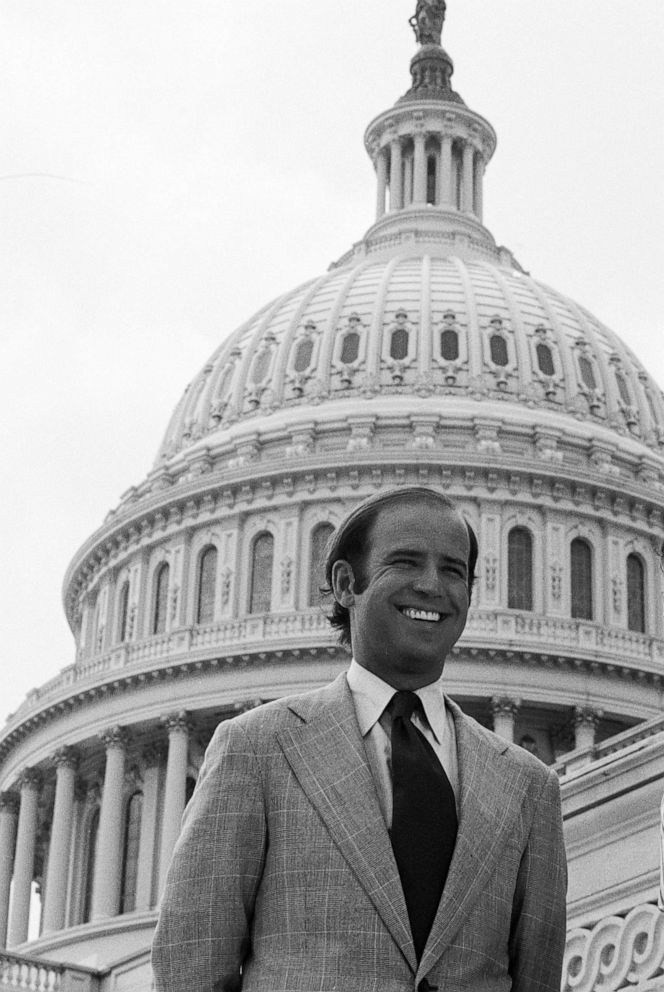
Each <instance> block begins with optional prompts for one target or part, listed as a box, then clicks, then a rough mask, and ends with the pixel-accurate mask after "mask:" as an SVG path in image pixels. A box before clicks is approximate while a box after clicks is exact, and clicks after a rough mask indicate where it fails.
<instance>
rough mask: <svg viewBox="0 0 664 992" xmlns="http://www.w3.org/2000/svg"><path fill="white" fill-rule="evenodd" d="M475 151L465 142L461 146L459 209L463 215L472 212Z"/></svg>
mask: <svg viewBox="0 0 664 992" xmlns="http://www.w3.org/2000/svg"><path fill="white" fill-rule="evenodd" d="M474 158H475V149H474V148H473V146H472V145H471V144H470V142H466V144H465V145H464V146H463V183H462V189H461V209H462V210H463V211H464V213H467V214H471V213H472V212H473V160H474Z"/></svg>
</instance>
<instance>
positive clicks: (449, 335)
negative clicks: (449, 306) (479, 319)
mask: <svg viewBox="0 0 664 992" xmlns="http://www.w3.org/2000/svg"><path fill="white" fill-rule="evenodd" d="M440 354H441V357H442V358H444V359H445V361H446V362H455V361H456V360H457V358H458V357H459V336H458V334H457V332H456V331H453V330H452V328H451V327H448V328H447V329H446V330H444V331H441V332H440Z"/></svg>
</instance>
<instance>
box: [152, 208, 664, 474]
mask: <svg viewBox="0 0 664 992" xmlns="http://www.w3.org/2000/svg"><path fill="white" fill-rule="evenodd" d="M417 213H418V212H417V211H408V212H405V213H404V216H402V217H400V218H399V223H398V225H394V226H395V227H397V230H398V233H399V236H398V237H395V236H392V237H390V239H389V241H390V244H389V247H387V248H384V247H382V246H381V245H378V246H374V244H373V243H372V240H371V236H369V237H368V238H367V240H366V242H361V244H360V248H361V250H358V248H357V247H356V249H355V251H354V252H353V253H352V258H350V259H343V260H342V261H341V262H340V263H337V264H336V265H334V266H332V267H331V270H330V271H329V272H328V273H326V274H325V275H324V276H322V277H321V278H319V279H314V280H311V281H310V282H308V283H306V284H305V285H304V286H300V287H298V288H297V289H295V290H293V291H292V292H289V293H285V294H284V295H283V296H281V297H279V298H278V299H277V300H275V301H273V302H272V303H270V304H268V305H267V306H266V307H264V308H263V309H262V310H260V311H259V312H258V313H257V314H256V315H255V316H254V317H253V318H252V319H251V320H249V321H248V322H247V323H246V324H244V325H243V326H242V327H240V328H239V329H238V330H237V331H236V332H235V333H234V334H232V335H231V336H230V337H229V339H228V340H227V341H225V342H224V343H223V344H222V345H221V346H220V347H219V349H218V350H217V351H216V352H215V353H214V354H213V355H212V357H211V358H210V360H209V361H208V362H207V363H206V365H205V366H204V368H203V369H202V371H201V372H200V373H199V374H198V376H196V378H195V379H194V380H193V382H192V383H191V384H190V385H189V386H188V387H187V389H186V391H185V394H184V396H183V397H182V400H181V401H180V403H179V404H178V406H177V408H176V409H175V411H174V413H173V416H172V417H171V420H170V423H169V425H168V428H167V431H166V434H165V437H164V440H163V443H162V446H161V448H160V450H159V455H158V460H157V465H158V466H162V465H172V466H173V468H174V469H175V470H176V471H177V465H178V461H179V459H178V456H179V455H180V456H181V453H183V452H186V451H187V450H189V449H192V448H194V447H200V446H201V445H208V446H215V445H219V444H223V443H224V438H225V437H226V436H227V434H228V432H229V430H230V429H231V428H233V426H234V425H237V424H238V423H240V422H241V423H242V425H243V428H246V430H257V429H270V425H269V423H267V422H265V424H264V419H265V418H266V417H271V416H272V415H273V414H279V417H280V418H282V419H284V422H288V423H290V424H293V423H295V422H296V421H297V420H298V419H300V418H302V417H303V416H306V415H307V414H305V413H304V411H305V409H306V408H310V411H309V412H310V415H311V416H313V417H315V419H316V420H317V421H320V422H322V421H323V420H325V419H326V418H334V417H336V416H338V413H339V411H338V409H336V406H338V405H339V404H347V403H351V404H352V405H353V408H354V409H356V410H358V409H360V408H361V409H366V410H367V411H370V410H371V408H372V405H378V403H374V402H373V401H382V402H384V403H386V404H387V405H388V406H389V407H390V409H392V410H394V411H395V412H396V411H397V410H399V411H406V410H408V409H410V410H412V412H413V413H415V412H416V411H417V410H427V411H431V410H435V411H437V413H438V414H439V417H440V421H439V423H438V425H437V426H438V427H439V428H441V429H444V425H445V420H446V419H447V418H448V417H451V416H452V417H456V416H458V415H459V414H460V412H461V411H463V413H464V414H465V415H466V416H469V417H470V416H473V414H475V415H477V416H482V415H483V411H484V412H486V411H485V406H486V403H487V402H488V403H493V402H499V403H500V404H501V407H500V413H501V417H503V418H507V419H509V420H514V421H515V422H522V423H524V424H525V423H528V422H531V423H532V420H533V412H532V411H533V410H537V422H538V425H539V426H541V427H543V426H544V425H550V426H551V428H553V429H558V430H563V431H565V430H567V431H570V432H572V433H575V434H579V435H581V436H582V435H583V434H584V433H585V435H586V436H587V437H590V436H591V435H592V434H593V433H597V431H600V432H601V434H602V436H605V437H606V440H607V442H609V441H610V440H613V441H614V443H616V444H617V445H619V446H624V447H625V449H626V450H631V451H633V452H637V451H638V450H639V449H640V448H642V447H646V448H649V449H650V450H651V451H653V452H658V451H660V450H661V447H662V443H663V441H664V430H663V429H662V426H663V425H664V410H663V408H662V397H661V392H660V390H659V388H658V387H657V385H656V384H655V382H654V381H653V380H652V378H651V377H650V376H649V375H648V373H647V372H646V371H645V369H644V368H643V366H642V365H641V364H640V363H639V361H638V360H637V359H636V358H635V356H634V355H633V354H632V352H631V351H630V350H629V349H628V348H627V347H626V345H625V344H624V343H623V342H622V341H621V340H620V338H619V337H618V336H617V335H616V334H614V333H613V332H612V331H610V330H609V329H608V328H607V327H605V326H603V325H602V324H601V323H600V322H599V321H598V320H597V319H596V318H595V317H593V316H592V314H590V313H589V312H588V311H587V310H584V309H583V308H582V307H581V306H579V305H578V304H576V303H574V302H573V301H572V300H570V299H569V298H568V297H565V296H563V295H562V294H560V293H558V292H556V291H555V290H552V289H550V288H549V287H547V286H544V285H542V284H540V283H538V282H536V281H535V280H534V279H533V278H531V277H530V276H529V275H528V274H527V273H525V272H524V271H523V270H522V269H521V268H520V267H519V266H518V265H517V264H516V263H515V262H514V260H512V259H511V257H510V256H509V254H508V253H507V252H506V251H505V250H503V251H502V252H498V251H496V252H495V255H496V257H495V258H487V257H486V255H487V254H488V252H486V251H482V250H473V247H472V246H466V251H465V252H464V253H463V255H462V254H459V253H457V252H456V251H455V250H454V247H455V246H453V247H452V250H450V249H449V248H448V247H447V245H446V244H445V242H444V241H443V240H442V239H440V241H439V243H436V242H435V241H434V240H433V238H421V237H418V236H417V235H418V233H419V232H418V228H417V226H416V225H417V221H418V216H417ZM413 215H414V216H413ZM411 224H412V225H414V230H413V232H412V233H413V235H414V236H412V237H407V236H406V235H407V234H409V233H410V232H409V225H411ZM358 256H360V257H359V258H358ZM461 403H462V404H463V405H462V406H460V405H459V404H461ZM581 422H583V423H585V424H586V427H585V431H584V429H583V428H582V427H581V426H580V425H581ZM263 425H264V426H263ZM611 435H619V436H620V437H619V438H615V437H614V438H611ZM627 439H629V441H628V440H627ZM630 441H631V442H633V443H630ZM644 455H645V452H644ZM180 460H181V459H180Z"/></svg>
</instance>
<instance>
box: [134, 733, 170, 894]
mask: <svg viewBox="0 0 664 992" xmlns="http://www.w3.org/2000/svg"><path fill="white" fill-rule="evenodd" d="M165 761H166V748H165V747H161V746H155V747H151V748H149V749H148V750H146V751H145V753H144V754H143V811H142V813H141V836H140V839H139V842H138V874H137V877H136V909H137V910H138V911H145V910H148V909H151V908H152V906H153V898H152V888H153V885H152V880H153V877H154V866H155V862H156V859H157V851H156V849H155V848H156V844H157V818H158V807H159V778H160V771H161V767H162V766H163V764H164V763H165Z"/></svg>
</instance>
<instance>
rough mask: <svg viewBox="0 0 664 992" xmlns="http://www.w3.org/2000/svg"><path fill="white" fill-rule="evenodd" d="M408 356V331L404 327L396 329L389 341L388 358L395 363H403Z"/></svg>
mask: <svg viewBox="0 0 664 992" xmlns="http://www.w3.org/2000/svg"><path fill="white" fill-rule="evenodd" d="M407 354H408V331H407V330H406V328H405V327H396V328H395V329H394V330H393V331H392V337H391V339H390V358H393V359H394V360H395V361H397V362H401V361H403V359H404V358H405V357H406V356H407Z"/></svg>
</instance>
